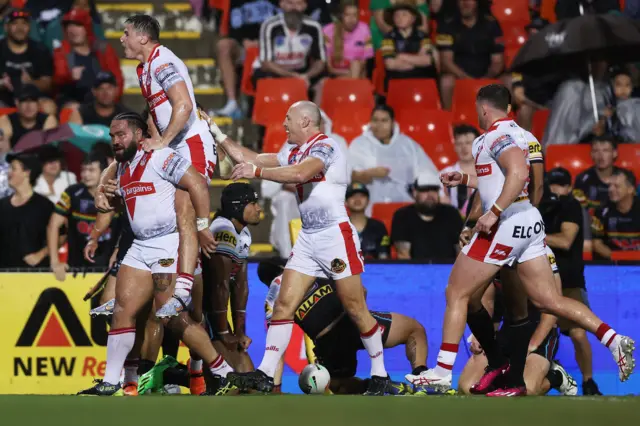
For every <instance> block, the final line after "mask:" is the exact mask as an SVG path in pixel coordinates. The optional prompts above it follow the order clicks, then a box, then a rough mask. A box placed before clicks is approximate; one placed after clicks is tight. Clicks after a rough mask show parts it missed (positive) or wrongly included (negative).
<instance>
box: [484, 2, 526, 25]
mask: <svg viewBox="0 0 640 426" xmlns="http://www.w3.org/2000/svg"><path fill="white" fill-rule="evenodd" d="M491 13H492V14H493V16H495V17H496V19H497V20H498V22H500V24H501V25H502V23H503V22H512V21H529V1H528V0H493V3H492V5H491Z"/></svg>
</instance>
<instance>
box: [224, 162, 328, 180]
mask: <svg viewBox="0 0 640 426" xmlns="http://www.w3.org/2000/svg"><path fill="white" fill-rule="evenodd" d="M324 167H325V166H324V162H323V161H322V160H320V159H319V158H315V157H307V158H306V159H305V160H304V161H302V162H301V163H300V164H293V165H290V166H281V167H268V168H262V167H258V166H256V165H254V164H250V163H244V164H238V165H236V166H235V167H234V168H233V173H232V174H231V179H233V180H238V179H242V178H245V179H253V178H260V179H267V180H270V181H273V182H279V183H295V184H298V183H305V182H308V181H309V180H311V178H313V177H314V176H317V175H319V174H320V173H321V172H322V170H324Z"/></svg>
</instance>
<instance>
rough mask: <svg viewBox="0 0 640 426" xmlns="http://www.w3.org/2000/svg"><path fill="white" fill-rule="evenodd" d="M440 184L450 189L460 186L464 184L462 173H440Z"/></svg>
mask: <svg viewBox="0 0 640 426" xmlns="http://www.w3.org/2000/svg"><path fill="white" fill-rule="evenodd" d="M440 182H442V184H443V185H444V186H446V187H448V188H452V187H454V186H458V185H460V184H461V183H462V173H460V172H445V173H440Z"/></svg>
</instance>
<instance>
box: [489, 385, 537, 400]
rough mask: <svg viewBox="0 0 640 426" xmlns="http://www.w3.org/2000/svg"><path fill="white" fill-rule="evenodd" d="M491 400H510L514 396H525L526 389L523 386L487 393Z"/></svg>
mask: <svg viewBox="0 0 640 426" xmlns="http://www.w3.org/2000/svg"><path fill="white" fill-rule="evenodd" d="M487 396H488V397H491V398H511V397H514V396H527V388H526V387H525V386H515V387H508V388H502V389H496V390H494V391H492V392H488V393H487Z"/></svg>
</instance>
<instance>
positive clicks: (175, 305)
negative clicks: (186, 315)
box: [156, 295, 191, 318]
mask: <svg viewBox="0 0 640 426" xmlns="http://www.w3.org/2000/svg"><path fill="white" fill-rule="evenodd" d="M190 304H191V295H188V296H184V297H179V296H175V295H174V296H171V299H169V301H168V302H167V303H165V304H164V305H163V306H162V307H161V308H160V309H158V310H157V311H156V317H158V318H171V317H177V316H178V315H180V313H181V312H183V311H187V310H188V309H189V305H190Z"/></svg>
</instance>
